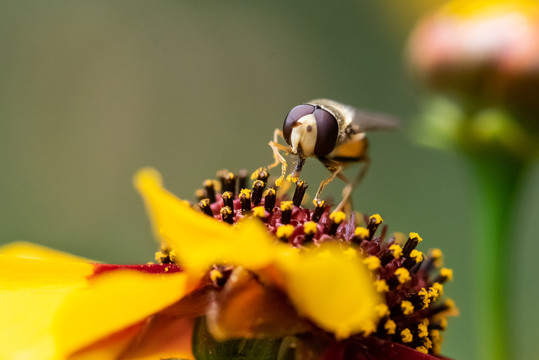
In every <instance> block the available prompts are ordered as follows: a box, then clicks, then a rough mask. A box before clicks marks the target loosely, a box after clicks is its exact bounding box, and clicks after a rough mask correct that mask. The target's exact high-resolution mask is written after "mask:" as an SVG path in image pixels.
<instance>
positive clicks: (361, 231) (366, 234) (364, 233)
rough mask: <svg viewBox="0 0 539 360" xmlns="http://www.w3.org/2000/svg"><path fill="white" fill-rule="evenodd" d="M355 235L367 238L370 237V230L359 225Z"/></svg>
mask: <svg viewBox="0 0 539 360" xmlns="http://www.w3.org/2000/svg"><path fill="white" fill-rule="evenodd" d="M354 235H355V236H356V237H358V238H360V239H365V238H368V237H369V230H367V229H366V228H364V227H362V226H358V227H357V228H356V230H355V231H354Z"/></svg>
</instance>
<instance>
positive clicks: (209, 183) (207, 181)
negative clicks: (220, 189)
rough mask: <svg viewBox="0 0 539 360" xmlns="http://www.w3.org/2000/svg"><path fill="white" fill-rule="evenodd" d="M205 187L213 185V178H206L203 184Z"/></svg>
mask: <svg viewBox="0 0 539 360" xmlns="http://www.w3.org/2000/svg"><path fill="white" fill-rule="evenodd" d="M202 185H203V186H204V187H210V186H212V185H213V181H212V180H204V183H203V184H202Z"/></svg>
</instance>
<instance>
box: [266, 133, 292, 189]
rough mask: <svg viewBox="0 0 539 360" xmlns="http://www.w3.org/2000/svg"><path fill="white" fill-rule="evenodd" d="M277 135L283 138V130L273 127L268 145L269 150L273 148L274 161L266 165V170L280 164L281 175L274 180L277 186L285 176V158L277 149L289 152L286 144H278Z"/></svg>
mask: <svg viewBox="0 0 539 360" xmlns="http://www.w3.org/2000/svg"><path fill="white" fill-rule="evenodd" d="M279 136H280V137H281V138H283V139H284V136H283V132H282V131H281V130H279V129H275V131H274V132H273V141H270V142H269V146H270V147H271V150H273V158H274V159H275V161H274V162H273V163H272V164H271V165H269V166H268V170H270V169H273V168H274V167H276V166H277V165H279V164H281V176H280V177H279V178H278V179H277V180H275V185H277V186H280V185H281V183H282V182H283V179H284V177H285V176H286V167H287V164H286V160H285V159H284V157H283V156H282V155H281V153H280V152H279V150H282V151H284V152H286V153H287V154H289V153H290V148H289V147H288V146H284V145H281V144H279Z"/></svg>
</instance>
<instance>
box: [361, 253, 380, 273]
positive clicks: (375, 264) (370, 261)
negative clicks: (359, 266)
mask: <svg viewBox="0 0 539 360" xmlns="http://www.w3.org/2000/svg"><path fill="white" fill-rule="evenodd" d="M363 264H365V265H367V268H368V269H369V270H371V271H374V270H376V269H378V268H379V267H380V258H378V257H376V256H369V257H368V258H365V259H364V260H363Z"/></svg>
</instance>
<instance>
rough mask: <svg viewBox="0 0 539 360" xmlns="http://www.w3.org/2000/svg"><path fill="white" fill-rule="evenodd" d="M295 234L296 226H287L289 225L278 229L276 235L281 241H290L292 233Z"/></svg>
mask: <svg viewBox="0 0 539 360" xmlns="http://www.w3.org/2000/svg"><path fill="white" fill-rule="evenodd" d="M293 232H294V226H293V225H290V224H287V225H281V226H279V227H278V228H277V232H276V235H277V237H278V238H280V239H288V238H289V237H290V236H291V235H292V233H293Z"/></svg>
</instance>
